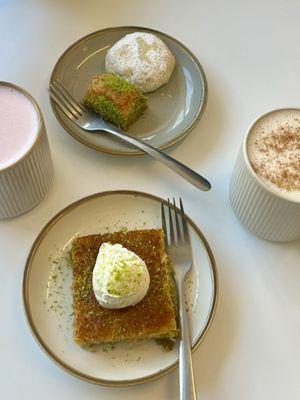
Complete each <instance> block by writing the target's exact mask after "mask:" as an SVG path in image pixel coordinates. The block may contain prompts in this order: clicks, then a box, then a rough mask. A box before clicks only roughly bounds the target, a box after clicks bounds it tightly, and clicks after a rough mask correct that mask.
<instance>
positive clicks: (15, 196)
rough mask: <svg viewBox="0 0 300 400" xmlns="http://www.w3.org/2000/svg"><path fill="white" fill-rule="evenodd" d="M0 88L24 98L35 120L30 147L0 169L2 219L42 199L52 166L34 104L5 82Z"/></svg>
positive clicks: (46, 142) (18, 213) (34, 102)
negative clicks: (35, 130)
mask: <svg viewBox="0 0 300 400" xmlns="http://www.w3.org/2000/svg"><path fill="white" fill-rule="evenodd" d="M0 85H1V86H5V87H7V88H9V89H10V90H11V91H16V92H19V93H21V94H23V95H24V96H26V97H27V99H28V100H29V101H30V102H31V104H32V105H33V108H34V110H35V113H36V117H37V132H36V134H35V135H34V139H33V143H32V145H31V146H30V147H29V148H28V149H27V150H26V152H25V154H22V156H21V157H20V158H19V159H18V158H16V159H15V160H14V161H13V162H12V163H10V164H9V165H8V166H5V167H1V166H0V219H5V218H10V217H15V216H17V215H20V214H23V213H25V212H26V211H29V210H30V209H32V208H33V207H35V206H36V205H37V204H38V203H39V202H40V201H41V200H42V199H43V197H44V196H45V194H46V192H47V190H48V188H49V185H50V183H51V180H52V176H53V164H52V160H51V154H50V148H49V142H48V138H47V133H46V128H45V124H44V121H43V116H42V113H41V111H40V109H39V107H38V105H37V103H36V101H35V100H34V99H33V97H32V96H31V95H30V94H28V93H27V92H26V91H25V90H23V89H22V88H20V87H18V86H16V85H13V84H11V83H8V82H0ZM16 112H17V111H16ZM0 123H1V121H0ZM5 134H6V133H5ZM7 134H8V135H9V134H13V132H9V131H8V132H7Z"/></svg>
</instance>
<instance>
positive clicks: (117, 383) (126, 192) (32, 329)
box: [22, 190, 219, 387]
mask: <svg viewBox="0 0 300 400" xmlns="http://www.w3.org/2000/svg"><path fill="white" fill-rule="evenodd" d="M111 195H129V196H139V197H144V198H149V199H152V200H154V201H156V202H163V203H164V204H166V205H167V201H166V200H164V199H163V198H161V197H159V196H155V195H153V194H150V193H146V192H141V191H136V190H110V191H103V192H98V193H95V194H92V195H89V196H86V197H83V198H81V199H79V200H76V201H74V202H73V203H71V204H69V205H68V206H66V207H64V208H63V209H62V210H61V211H59V212H58V213H57V214H56V215H54V216H53V217H52V218H51V219H50V220H49V221H48V222H47V223H46V225H44V227H43V228H42V229H41V231H40V232H39V234H38V235H37V237H36V238H35V240H34V242H33V244H32V246H31V248H30V251H29V254H28V256H27V259H26V263H25V268H24V272H23V281H22V297H23V308H24V314H25V318H26V322H27V325H28V327H29V330H30V332H31V334H32V336H33V338H34V339H35V341H36V343H37V344H38V346H39V347H40V349H41V350H42V351H43V352H44V354H45V355H46V356H47V357H48V358H49V359H50V360H52V361H53V362H54V363H55V364H56V365H57V366H58V367H60V368H61V369H62V370H64V371H65V372H67V373H69V374H70V375H72V376H74V377H76V378H79V379H81V380H83V381H86V382H89V383H93V384H97V385H102V386H109V387H126V386H133V385H137V384H141V383H145V382H150V381H154V380H156V379H158V378H160V377H162V376H165V375H167V374H168V373H169V372H171V371H173V370H174V369H176V368H177V366H178V360H176V361H175V362H174V363H172V364H171V365H170V366H169V367H166V368H163V369H160V370H158V371H157V372H154V373H153V374H151V375H148V376H146V377H141V378H135V379H126V380H115V381H112V380H109V379H101V378H95V377H93V376H91V375H88V374H85V373H82V372H81V371H79V370H78V369H76V368H74V367H73V366H71V365H69V364H68V363H66V362H65V361H64V360H63V359H62V358H60V357H59V356H57V355H56V354H55V353H54V352H53V351H52V350H51V349H50V348H49V346H48V345H47V343H45V341H44V340H43V339H42V337H41V336H40V334H39V330H38V328H37V327H36V326H35V324H34V322H33V317H32V314H31V309H30V305H29V290H28V284H29V275H30V269H31V266H32V261H33V259H34V256H35V254H36V252H37V250H38V248H39V246H40V244H41V243H42V241H43V239H44V238H45V237H46V235H47V233H48V232H49V230H50V229H51V228H52V226H54V225H55V224H56V223H57V222H58V221H59V220H60V219H61V218H63V217H64V216H65V215H66V214H67V213H69V212H70V211H73V210H74V209H76V208H77V207H78V206H80V205H81V204H83V203H85V202H86V201H89V200H91V199H96V198H100V197H105V196H111ZM186 219H187V221H188V223H189V224H190V225H191V226H192V227H193V229H194V230H195V232H196V233H197V234H198V235H199V237H200V239H201V241H202V243H203V245H204V247H205V250H206V252H207V255H208V258H209V260H210V265H211V275H212V281H213V299H212V302H211V305H210V312H209V316H208V318H207V320H206V322H205V325H204V328H203V330H202V332H201V334H200V336H199V337H198V338H197V340H196V342H195V343H194V344H193V346H192V352H193V351H194V350H196V349H197V348H198V346H199V344H200V343H201V342H202V340H203V339H204V337H205V336H206V334H207V332H208V330H209V328H210V326H211V323H212V321H213V319H214V316H215V312H216V307H217V302H218V296H219V281H218V272H217V266H216V262H215V258H214V255H213V252H212V250H211V248H210V246H209V244H208V241H207V239H206V238H205V236H204V234H203V233H202V231H201V230H200V229H199V228H198V226H197V225H196V224H195V223H194V221H193V220H192V219H191V218H190V217H189V216H188V215H186Z"/></svg>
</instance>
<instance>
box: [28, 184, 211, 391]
mask: <svg viewBox="0 0 300 400" xmlns="http://www.w3.org/2000/svg"><path fill="white" fill-rule="evenodd" d="M161 201H162V200H161V199H160V198H158V197H154V196H152V195H149V194H145V193H140V192H133V191H115V192H103V193H99V194H95V195H93V196H90V197H86V198H84V199H82V200H79V201H77V202H75V203H73V204H71V205H70V206H68V207H67V208H65V209H64V210H62V211H61V212H60V213H59V214H57V215H56V216H55V217H54V218H53V219H52V220H51V221H50V222H48V224H47V225H46V226H45V227H44V228H43V230H42V231H41V233H40V234H39V235H38V237H37V239H36V240H35V242H34V244H33V246H32V249H31V251H30V254H29V256H28V259H27V263H26V268H25V272H24V280H23V297H24V305H25V313H26V316H27V320H28V323H29V326H30V329H31V331H32V334H33V336H34V338H35V339H36V341H37V342H38V344H39V345H40V346H41V348H42V349H43V350H44V351H45V353H46V354H47V355H48V356H49V357H50V358H51V359H52V360H53V361H54V362H55V363H56V364H57V365H59V366H60V367H61V368H63V369H64V370H65V371H67V372H69V373H70V374H72V375H74V376H76V377H78V378H81V379H84V380H86V381H89V382H92V383H97V384H101V385H109V386H126V385H133V384H136V383H142V382H146V381H149V380H153V379H156V378H158V377H160V376H162V375H164V374H165V373H167V372H169V371H171V370H172V369H173V368H175V367H176V365H177V363H178V354H177V346H174V348H173V350H171V351H166V350H164V349H163V348H162V346H160V345H158V344H157V343H156V342H155V341H154V340H144V341H139V342H135V343H129V342H128V343H119V344H116V345H114V346H111V345H99V346H95V347H93V348H91V349H89V350H86V349H85V350H84V349H82V348H81V347H79V346H77V345H76V344H75V343H74V341H73V336H72V333H73V332H72V331H73V327H72V324H73V317H72V294H71V280H72V270H71V267H70V261H69V257H68V251H69V249H70V243H71V241H72V239H73V238H74V237H75V236H78V235H87V234H94V233H103V232H107V231H117V230H120V229H123V228H124V227H126V228H127V229H148V228H160V227H161V215H160V210H161ZM188 223H189V229H190V236H191V241H192V248H193V261H194V262H193V268H192V269H191V271H190V272H189V276H188V277H187V279H186V290H185V292H186V304H187V310H188V319H189V324H190V330H191V338H192V347H193V350H194V349H195V348H196V347H197V346H198V345H199V343H200V341H201V339H202V338H203V337H204V335H205V333H206V332H207V330H208V327H209V325H210V323H211V321H212V318H213V315H214V311H215V307H216V300H217V272H216V267H215V262H214V258H213V255H212V252H211V250H210V248H209V245H208V243H207V241H206V239H205V237H204V236H203V234H202V233H201V232H200V230H199V229H198V228H197V226H196V225H195V224H194V223H193V222H192V220H191V219H189V218H188Z"/></svg>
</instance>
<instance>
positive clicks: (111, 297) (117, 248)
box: [93, 243, 150, 308]
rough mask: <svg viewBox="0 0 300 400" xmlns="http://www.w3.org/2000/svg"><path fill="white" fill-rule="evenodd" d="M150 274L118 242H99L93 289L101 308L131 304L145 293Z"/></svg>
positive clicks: (142, 263)
mask: <svg viewBox="0 0 300 400" xmlns="http://www.w3.org/2000/svg"><path fill="white" fill-rule="evenodd" d="M149 284H150V276H149V272H148V269H147V266H146V263H145V262H144V261H143V260H142V259H141V258H140V257H139V256H138V255H137V254H135V253H134V252H133V251H130V250H128V249H126V248H125V247H123V246H122V245H121V244H110V243H103V244H102V245H101V247H100V249H99V253H98V256H97V259H96V263H95V266H94V270H93V289H94V294H95V297H96V299H97V300H98V302H99V303H100V304H101V306H102V307H105V308H125V307H129V306H134V305H135V304H137V303H138V302H139V301H141V300H142V298H143V297H144V296H145V295H146V293H147V291H148V288H149Z"/></svg>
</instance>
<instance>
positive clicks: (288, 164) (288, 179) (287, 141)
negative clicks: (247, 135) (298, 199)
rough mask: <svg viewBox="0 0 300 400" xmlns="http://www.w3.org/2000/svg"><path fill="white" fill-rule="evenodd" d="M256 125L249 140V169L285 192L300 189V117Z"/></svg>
mask: <svg viewBox="0 0 300 400" xmlns="http://www.w3.org/2000/svg"><path fill="white" fill-rule="evenodd" d="M273 122H274V121H273ZM258 128H259V129H257V130H256V134H255V135H254V137H253V136H252V140H251V142H250V143H249V145H250V146H251V147H252V151H251V152H252V157H251V156H250V157H249V158H250V163H251V165H252V168H253V169H254V171H255V172H256V173H257V175H258V176H259V177H261V178H262V179H263V180H265V181H266V183H271V184H273V185H275V186H276V187H277V188H279V189H281V190H284V191H287V192H293V191H300V118H298V117H295V116H294V117H293V118H288V119H287V120H285V121H284V122H283V121H276V123H275V124H274V123H271V126H270V125H269V126H268V124H262V125H261V126H259V127H258Z"/></svg>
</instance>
